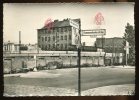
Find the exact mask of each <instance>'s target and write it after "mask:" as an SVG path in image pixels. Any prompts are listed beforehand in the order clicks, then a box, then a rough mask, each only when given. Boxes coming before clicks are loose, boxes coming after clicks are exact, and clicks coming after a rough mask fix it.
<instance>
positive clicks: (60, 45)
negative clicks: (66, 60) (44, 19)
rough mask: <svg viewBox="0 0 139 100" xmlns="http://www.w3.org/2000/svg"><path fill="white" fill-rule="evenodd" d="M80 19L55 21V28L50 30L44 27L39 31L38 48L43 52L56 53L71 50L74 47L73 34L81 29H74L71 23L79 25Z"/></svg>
mask: <svg viewBox="0 0 139 100" xmlns="http://www.w3.org/2000/svg"><path fill="white" fill-rule="evenodd" d="M79 20H80V19H64V20H62V21H58V20H54V22H53V27H51V29H48V28H47V27H46V26H44V27H43V28H41V29H38V37H37V38H38V47H39V48H41V50H48V51H56V50H58V51H59V50H60V51H63V50H70V49H73V48H75V47H74V46H72V38H73V36H72V35H73V32H74V33H76V32H77V31H78V30H79V29H77V27H74V25H72V24H71V22H74V23H75V24H77V25H79Z"/></svg>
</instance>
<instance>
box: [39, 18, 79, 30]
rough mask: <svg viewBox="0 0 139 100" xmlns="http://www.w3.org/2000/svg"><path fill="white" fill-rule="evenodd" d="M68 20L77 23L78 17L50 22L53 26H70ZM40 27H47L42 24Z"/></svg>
mask: <svg viewBox="0 0 139 100" xmlns="http://www.w3.org/2000/svg"><path fill="white" fill-rule="evenodd" d="M70 20H72V21H74V22H77V23H79V20H80V19H70V18H67V19H63V20H62V21H59V20H54V21H53V22H52V24H53V27H64V26H71V25H70ZM41 29H47V27H46V26H43V27H42V28H41Z"/></svg>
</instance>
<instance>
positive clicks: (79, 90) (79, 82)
mask: <svg viewBox="0 0 139 100" xmlns="http://www.w3.org/2000/svg"><path fill="white" fill-rule="evenodd" d="M79 35H80V40H79V42H80V43H79V44H77V45H79V46H78V47H77V48H78V61H77V63H78V96H81V65H80V63H81V47H80V46H81V21H80V20H79Z"/></svg>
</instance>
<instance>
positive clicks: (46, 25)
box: [44, 18, 54, 31]
mask: <svg viewBox="0 0 139 100" xmlns="http://www.w3.org/2000/svg"><path fill="white" fill-rule="evenodd" d="M53 26H54V23H53V21H52V19H51V18H48V19H47V20H46V21H45V24H44V27H46V28H47V29H48V31H50V30H51V29H52V28H53Z"/></svg>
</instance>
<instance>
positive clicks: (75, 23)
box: [69, 19, 79, 29]
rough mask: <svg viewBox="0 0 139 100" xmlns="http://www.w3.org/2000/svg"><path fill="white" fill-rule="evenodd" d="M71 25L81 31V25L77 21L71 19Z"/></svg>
mask: <svg viewBox="0 0 139 100" xmlns="http://www.w3.org/2000/svg"><path fill="white" fill-rule="evenodd" d="M69 23H70V25H71V26H72V27H74V28H77V29H79V24H78V23H77V22H76V21H74V20H72V19H69Z"/></svg>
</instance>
